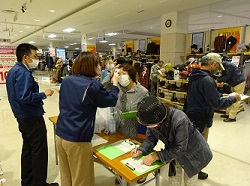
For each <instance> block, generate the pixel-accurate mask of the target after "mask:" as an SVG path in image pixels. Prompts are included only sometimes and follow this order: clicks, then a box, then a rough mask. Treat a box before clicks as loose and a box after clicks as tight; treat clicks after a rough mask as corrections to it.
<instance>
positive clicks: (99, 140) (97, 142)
mask: <svg viewBox="0 0 250 186" xmlns="http://www.w3.org/2000/svg"><path fill="white" fill-rule="evenodd" d="M91 142H92V147H95V146H97V145H101V144H103V143H107V142H108V141H107V140H105V139H103V138H102V137H100V136H98V135H96V134H94V136H93V138H92V141H91Z"/></svg>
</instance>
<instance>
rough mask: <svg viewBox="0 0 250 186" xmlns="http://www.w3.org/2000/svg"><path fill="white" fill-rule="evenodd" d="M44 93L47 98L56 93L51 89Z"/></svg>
mask: <svg viewBox="0 0 250 186" xmlns="http://www.w3.org/2000/svg"><path fill="white" fill-rule="evenodd" d="M44 93H45V95H46V97H48V96H52V95H53V94H54V91H53V90H51V89H47V90H45V91H44Z"/></svg>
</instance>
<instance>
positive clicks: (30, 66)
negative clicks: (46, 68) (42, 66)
mask: <svg viewBox="0 0 250 186" xmlns="http://www.w3.org/2000/svg"><path fill="white" fill-rule="evenodd" d="M38 63H39V60H38V59H32V63H28V66H29V69H33V68H36V67H37V66H38Z"/></svg>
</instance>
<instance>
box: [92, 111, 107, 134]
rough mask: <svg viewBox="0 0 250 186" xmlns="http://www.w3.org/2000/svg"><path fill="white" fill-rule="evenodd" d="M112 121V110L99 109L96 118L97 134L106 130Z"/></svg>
mask: <svg viewBox="0 0 250 186" xmlns="http://www.w3.org/2000/svg"><path fill="white" fill-rule="evenodd" d="M109 119H110V108H109V107H107V108H97V110H96V116H95V133H101V132H102V130H104V129H106V123H107V122H108V120H109Z"/></svg>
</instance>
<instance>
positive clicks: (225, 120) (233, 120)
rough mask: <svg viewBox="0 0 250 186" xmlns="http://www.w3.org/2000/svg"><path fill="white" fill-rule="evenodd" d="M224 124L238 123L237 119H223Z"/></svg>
mask: <svg viewBox="0 0 250 186" xmlns="http://www.w3.org/2000/svg"><path fill="white" fill-rule="evenodd" d="M223 121H224V122H235V121H236V118H233V119H232V118H226V119H223Z"/></svg>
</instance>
